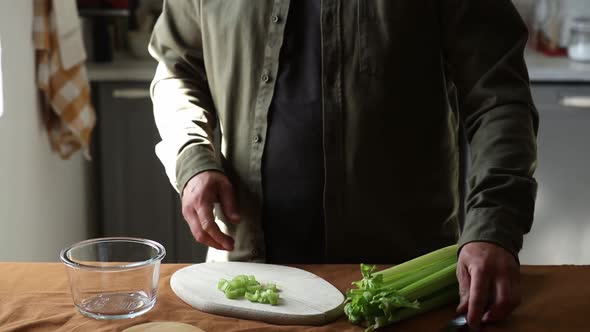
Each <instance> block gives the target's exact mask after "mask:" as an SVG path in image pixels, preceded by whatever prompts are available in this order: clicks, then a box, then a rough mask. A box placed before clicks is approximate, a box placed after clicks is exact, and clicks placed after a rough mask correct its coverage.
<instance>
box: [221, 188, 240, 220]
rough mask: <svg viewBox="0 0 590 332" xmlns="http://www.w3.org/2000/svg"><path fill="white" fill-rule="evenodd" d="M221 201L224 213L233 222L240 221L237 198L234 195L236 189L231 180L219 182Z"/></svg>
mask: <svg viewBox="0 0 590 332" xmlns="http://www.w3.org/2000/svg"><path fill="white" fill-rule="evenodd" d="M218 194H219V201H220V203H221V208H222V209H223V214H224V215H225V216H226V217H227V218H228V219H229V221H231V222H233V223H238V222H239V221H240V215H239V214H238V210H237V207H236V200H235V197H234V190H233V187H232V185H231V184H230V183H229V181H223V182H221V183H220V184H219V193H218Z"/></svg>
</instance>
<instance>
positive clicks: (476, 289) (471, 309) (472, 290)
mask: <svg viewBox="0 0 590 332" xmlns="http://www.w3.org/2000/svg"><path fill="white" fill-rule="evenodd" d="M470 275H471V285H470V287H469V304H468V305H467V306H468V309H467V323H468V324H469V327H470V328H472V329H473V330H475V331H477V330H479V326H480V324H481V318H482V316H483V313H484V311H485V307H486V304H487V302H488V298H489V292H490V281H489V279H488V277H487V276H486V275H485V274H484V273H482V270H481V269H478V268H473V269H471V271H470Z"/></svg>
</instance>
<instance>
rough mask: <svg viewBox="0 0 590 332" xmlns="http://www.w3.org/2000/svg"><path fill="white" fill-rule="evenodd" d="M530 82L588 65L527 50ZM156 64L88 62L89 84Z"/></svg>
mask: <svg viewBox="0 0 590 332" xmlns="http://www.w3.org/2000/svg"><path fill="white" fill-rule="evenodd" d="M525 58H526V62H527V65H528V69H529V75H530V78H531V81H532V82H558V83H560V82H590V62H576V61H572V60H569V59H568V58H566V57H548V56H545V55H543V54H540V53H538V52H535V51H534V50H531V49H528V50H527V51H526V54H525ZM156 65H157V64H156V62H155V61H154V60H152V59H150V58H132V57H129V56H120V57H119V58H118V59H117V60H116V61H114V62H112V63H104V64H98V63H89V64H88V65H87V68H88V75H89V77H90V80H91V81H94V82H104V81H140V82H149V81H151V80H152V78H153V76H154V72H155V70H156Z"/></svg>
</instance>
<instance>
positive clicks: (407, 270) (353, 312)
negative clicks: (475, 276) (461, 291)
mask: <svg viewBox="0 0 590 332" xmlns="http://www.w3.org/2000/svg"><path fill="white" fill-rule="evenodd" d="M457 250H458V246H457V245H452V246H448V247H446V248H442V249H439V250H436V251H433V252H431V253H428V254H426V255H423V256H420V257H417V258H415V259H412V260H410V261H407V262H405V263H403V264H400V265H397V266H394V267H391V268H389V269H385V270H383V271H379V272H374V270H375V266H370V265H364V264H361V274H362V276H363V279H362V280H359V281H356V282H353V283H352V284H353V285H354V286H356V287H357V288H356V289H351V290H349V291H348V292H347V299H346V304H345V307H344V312H345V314H346V315H347V316H348V319H349V321H350V322H352V323H354V324H359V325H363V326H365V327H366V328H367V331H372V330H373V329H376V328H379V327H382V326H385V325H389V324H391V323H394V322H397V321H399V320H401V319H404V318H405V317H406V316H407V317H409V315H417V314H419V313H422V312H425V311H427V310H430V309H432V308H434V307H435V305H436V306H440V305H442V304H445V303H449V302H450V301H453V300H454V299H456V298H457V278H456V276H455V273H456V269H457ZM451 293H453V294H454V295H453V294H451Z"/></svg>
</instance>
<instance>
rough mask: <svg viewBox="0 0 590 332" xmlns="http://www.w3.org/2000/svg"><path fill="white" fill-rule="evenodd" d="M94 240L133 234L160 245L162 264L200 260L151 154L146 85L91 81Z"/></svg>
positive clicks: (153, 138) (201, 252) (200, 251)
mask: <svg viewBox="0 0 590 332" xmlns="http://www.w3.org/2000/svg"><path fill="white" fill-rule="evenodd" d="M93 97H94V103H95V106H96V110H97V119H98V122H97V128H96V131H95V134H96V137H95V139H94V140H95V144H94V146H93V152H94V153H93V154H94V159H95V163H97V167H96V168H97V173H98V174H97V179H98V188H99V195H98V196H99V197H100V199H99V206H100V208H99V211H100V212H99V220H100V222H99V232H100V236H133V237H141V238H148V239H152V240H155V241H157V242H160V243H161V244H162V245H164V247H165V248H166V251H167V255H166V258H165V260H164V261H165V262H201V261H204V258H205V253H206V249H205V248H204V247H203V246H202V245H200V244H198V243H197V242H196V241H194V240H193V238H192V236H191V234H190V231H189V229H188V226H187V225H186V223H185V222H184V219H183V218H182V215H181V213H180V203H179V197H178V194H177V193H176V192H175V191H174V189H173V188H172V186H171V185H170V183H169V182H168V178H167V177H166V175H165V173H164V168H163V166H162V164H161V163H160V161H159V160H158V158H157V157H156V154H155V152H154V146H155V144H156V143H157V142H158V141H159V134H158V131H157V129H156V126H155V124H154V119H153V115H152V103H151V100H150V98H149V83H148V82H104V81H103V82H95V83H93Z"/></svg>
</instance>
